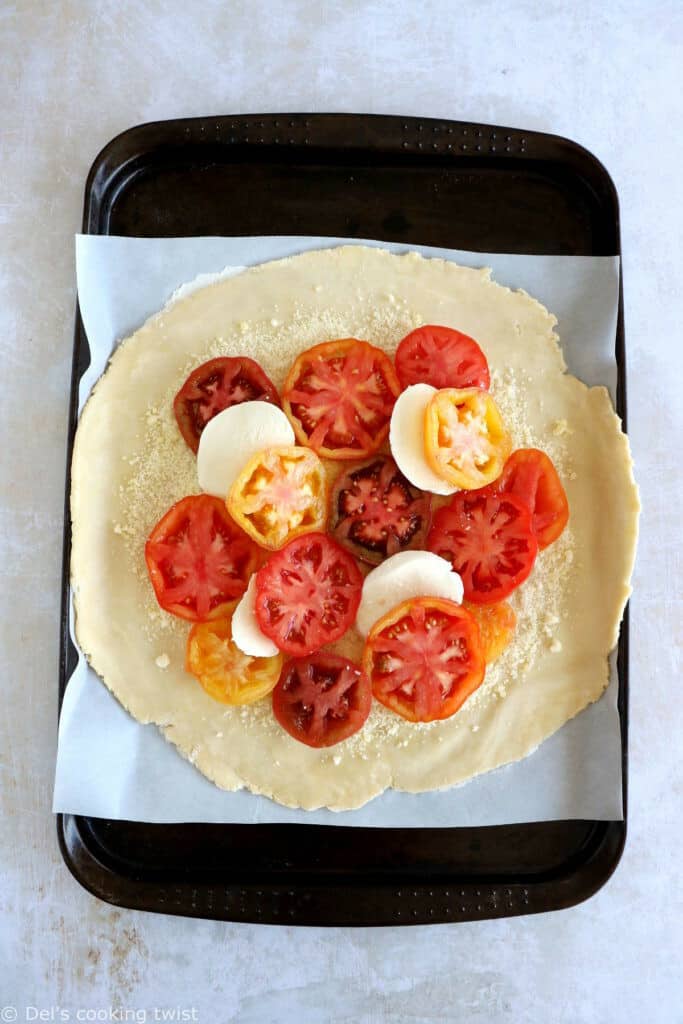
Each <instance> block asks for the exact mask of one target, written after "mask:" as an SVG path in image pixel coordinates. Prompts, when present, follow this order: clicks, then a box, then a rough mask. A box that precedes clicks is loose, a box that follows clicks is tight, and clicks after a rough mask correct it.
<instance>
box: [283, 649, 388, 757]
mask: <svg viewBox="0 0 683 1024" xmlns="http://www.w3.org/2000/svg"><path fill="white" fill-rule="evenodd" d="M371 704H372V690H371V689H370V683H369V682H368V679H367V677H366V676H365V674H364V673H363V672H362V671H361V669H360V668H359V667H358V665H354V663H353V662H352V661H349V660H348V659H347V658H340V657H339V656H338V655H336V654H328V653H326V652H325V651H321V652H320V653H318V654H313V655H311V657H308V658H295V659H294V661H288V662H287V664H286V665H285V667H284V668H283V670H282V674H281V675H280V679H279V681H278V684H277V686H276V687H275V689H274V690H273V714H274V715H275V717H276V718H277V720H278V722H279V723H280V725H281V726H282V728H283V729H285V730H286V731H287V732H288V733H289V735H290V736H293V737H294V739H295V740H299V741H300V742H301V743H305V744H307V746H309V747H332V746H334V744H335V743H339V742H341V740H345V739H347V738H348V737H349V736H353V734H354V733H355V732H358V730H359V729H360V728H361V726H362V725H363V724H364V722H365V720H366V718H367V717H368V715H369V714H370V706H371Z"/></svg>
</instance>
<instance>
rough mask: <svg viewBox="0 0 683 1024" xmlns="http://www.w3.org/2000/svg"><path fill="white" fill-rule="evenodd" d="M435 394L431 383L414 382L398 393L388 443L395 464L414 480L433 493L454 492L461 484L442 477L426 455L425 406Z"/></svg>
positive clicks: (415, 483) (412, 481)
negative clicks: (454, 483)
mask: <svg viewBox="0 0 683 1024" xmlns="http://www.w3.org/2000/svg"><path fill="white" fill-rule="evenodd" d="M435 394H436V388H433V387H432V386H431V384H411V385H410V387H407V388H406V389H405V391H403V392H402V393H401V394H400V395H399V396H398V398H397V399H396V404H395V405H394V411H393V412H392V414H391V426H390V428H389V444H390V446H391V454H392V455H393V456H394V460H395V462H396V465H397V466H398V468H399V469H400V470H401V472H402V473H403V475H404V476H406V477H407V478H408V479H409V480H410V482H411V484H414V486H415V487H419V488H420V490H422V491H432V492H433V493H434V494H455V492H456V491H457V490H458V488H457V487H454V486H453V484H449V483H447V482H446V481H445V480H442V479H441V477H440V476H439V475H438V474H437V473H435V472H434V470H433V469H432V467H431V466H430V465H429V463H428V462H427V458H426V456H425V450H424V422H425V410H426V408H427V403H428V402H429V399H430V398H431V397H432V395H435Z"/></svg>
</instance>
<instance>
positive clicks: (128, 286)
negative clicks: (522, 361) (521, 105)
mask: <svg viewBox="0 0 683 1024" xmlns="http://www.w3.org/2000/svg"><path fill="white" fill-rule="evenodd" d="M340 244H362V245H376V246H382V247H384V248H386V249H389V250H390V251H391V252H398V253H400V252H408V251H411V250H416V251H418V252H421V253H422V254H423V255H425V256H437V257H441V258H445V259H450V260H454V261H455V262H458V263H460V264H463V265H465V266H473V267H480V266H489V267H491V268H492V269H493V276H494V278H495V280H497V281H499V282H500V283H501V284H505V285H508V286H509V287H512V288H523V289H524V290H525V291H527V292H529V293H530V294H531V295H533V296H535V297H536V298H537V299H539V300H540V301H541V302H542V303H543V304H544V305H545V306H547V307H548V309H550V310H551V311H552V312H553V313H555V315H556V316H557V318H558V321H559V323H558V331H559V334H560V338H561V342H562V347H563V350H564V354H565V359H566V361H567V365H568V367H569V370H570V371H571V372H572V373H574V374H575V375H576V376H578V377H580V378H581V379H582V380H584V381H586V383H588V384H605V385H606V386H607V387H608V388H609V390H610V393H611V394H612V399H613V400H614V394H615V387H616V364H615V359H614V343H615V334H616V322H617V304H618V291H619V260H618V257H580V256H518V255H508V254H495V253H473V252H464V251H460V250H454V249H437V248H432V247H429V246H421V245H403V244H397V243H384V242H373V241H360V240H358V239H340V238H311V237H296V236H294V237H280V236H278V237H259V238H164V239H155V238H117V237H111V236H109V237H98V236H89V235H82V236H78V237H77V239H76V269H77V279H78V299H79V303H80V309H81V315H82V318H83V323H84V326H85V330H86V333H87V336H88V341H89V344H90V349H91V363H90V366H89V368H88V370H87V371H86V373H85V374H84V376H83V378H82V380H81V384H80V392H79V402H80V406H79V408H80V407H82V405H83V403H84V402H85V400H86V399H87V397H88V394H89V393H90V390H91V388H92V386H93V384H94V383H95V381H96V380H97V378H98V377H99V376H100V375H101V374H102V373H103V371H104V369H105V367H106V364H107V360H108V359H109V356H110V355H111V352H112V350H113V348H114V347H115V346H116V344H117V342H118V341H120V340H121V339H122V338H125V337H127V336H128V335H129V334H131V333H132V332H133V331H134V330H135V329H136V328H137V327H139V326H140V325H141V324H142V323H143V322H144V321H145V320H146V319H147V318H148V317H149V316H151V315H152V314H154V313H156V312H157V311H158V310H159V309H161V308H162V307H163V306H164V305H165V303H166V302H167V301H168V300H169V299H170V297H171V296H172V294H173V293H174V292H175V291H176V290H177V289H178V288H179V287H180V286H182V285H183V284H185V283H187V282H191V281H193V280H194V279H195V278H197V277H199V275H215V274H217V273H221V272H224V273H226V274H227V273H239V271H240V270H241V269H243V268H244V267H247V266H253V265H254V264H256V263H262V262H265V261H267V260H271V259H278V258H280V257H283V256H290V255H294V254H296V253H299V252H303V251H305V250H310V249H319V248H327V247H330V246H335V245H340ZM210 279H211V278H210V277H209V278H207V277H203V278H200V283H207V282H208V280H210ZM71 635H72V638H73V640H74V644H75V643H76V641H75V637H74V634H73V613H72V615H71ZM76 646H77V645H76ZM610 666H611V681H610V684H609V686H608V688H607V690H606V692H605V694H604V695H603V697H602V698H601V700H599V701H598V702H597V703H595V704H593V705H591V706H590V707H589V708H587V709H586V710H585V711H583V712H582V713H581V714H580V715H578V716H577V717H576V718H575V719H573V720H572V721H571V722H568V723H567V724H566V725H565V726H564V727H563V728H562V729H560V730H559V732H557V733H556V734H555V735H554V736H552V737H551V738H550V739H548V740H546V742H545V743H543V744H542V745H541V746H540V747H539V748H538V750H537V751H536V752H535V753H534V754H532V755H531V756H530V757H527V758H525V759H524V760H523V761H520V762H517V763H516V764H513V765H508V766H507V767H505V768H500V769H498V770H496V771H494V772H489V773H488V774H486V775H482V776H479V777H478V778H475V779H473V780H472V781H471V782H468V783H467V784H465V785H464V786H459V787H455V788H452V789H448V790H439V791H436V792H432V793H421V794H418V795H413V794H408V793H401V792H398V791H395V790H390V791H388V792H386V793H384V794H382V795H381V796H379V797H377V798H376V799H374V800H372V801H371V802H370V803H369V804H367V805H366V806H365V807H363V808H360V809H359V810H356V811H344V812H333V811H325V810H322V811H294V810H290V809H288V808H285V807H281V806H280V805H278V804H276V803H273V802H272V801H270V800H268V799H267V798H266V797H261V796H254V795H253V794H251V793H248V792H246V791H240V792H237V793H226V792H224V791H222V790H220V789H218V788H217V787H216V786H214V785H213V783H211V782H209V781H208V779H206V778H204V776H203V775H201V774H200V773H199V772H198V771H197V770H196V769H195V768H193V767H192V765H191V764H189V763H188V762H187V761H185V760H184V759H183V758H182V757H181V756H180V755H179V754H178V753H177V751H176V750H175V748H174V747H173V746H172V745H171V744H169V743H167V742H166V740H164V738H163V737H162V735H161V734H160V732H159V731H158V730H157V728H156V726H153V725H140V724H139V723H138V722H136V721H135V720H134V719H133V718H131V717H130V715H128V713H127V712H126V711H124V709H123V708H122V707H121V705H120V704H119V703H118V702H117V701H116V699H115V698H114V697H113V696H112V695H111V694H110V693H109V691H108V690H107V689H106V687H105V686H104V685H103V683H102V682H101V680H100V679H99V678H98V676H97V675H96V674H95V673H94V672H93V671H92V670H91V669H90V668H89V667H88V665H87V663H86V661H85V658H84V657H83V656H82V654H80V652H79V661H78V665H77V667H76V669H75V671H74V673H73V675H72V676H71V679H70V680H69V683H68V685H67V689H66V693H65V697H64V703H63V706H62V712H61V718H60V723H59V745H58V753H57V769H56V778H55V789H54V804H53V809H54V810H55V811H56V812H57V811H61V812H66V813H74V814H84V815H90V816H94V817H104V818H120V819H127V820H131V821H149V822H182V821H204V822H247V823H250V822H252V823H257V822H290V823H291V822H302V823H307V824H325V825H346V826H349V825H350V826H366V827H367V826H371V827H404V828H406V827H410V828H420V827H423V828H430V827H450V826H468V825H497V824H512V823H517V822H523V821H542V820H554V819H565V818H587V819H604V820H616V819H621V817H622V799H621V743H620V731H619V716H618V713H617V707H616V700H617V678H616V659H615V657H614V655H613V656H612V658H611V659H610Z"/></svg>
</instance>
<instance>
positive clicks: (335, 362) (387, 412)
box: [282, 338, 401, 459]
mask: <svg viewBox="0 0 683 1024" xmlns="http://www.w3.org/2000/svg"><path fill="white" fill-rule="evenodd" d="M400 391H401V388H400V385H399V383H398V378H397V376H396V372H395V370H394V367H393V365H392V363H391V360H390V359H389V357H388V356H387V355H386V354H385V353H384V352H382V351H381V349H378V348H375V347H374V345H369V344H368V342H367V341H358V340H357V339H356V338H342V339H340V340H339V341H329V342H325V343H323V344H322V345H314V347H313V348H309V349H307V351H306V352H302V353H301V355H300V356H299V357H298V359H297V360H296V362H295V363H294V365H293V366H292V368H291V370H290V371H289V374H288V376H287V380H286V381H285V386H284V390H283V393H282V408H283V409H284V411H285V412H286V413H287V416H288V417H289V419H290V421H291V423H292V426H293V427H294V432H295V434H296V436H297V438H298V440H299V442H300V443H301V444H307V445H309V446H310V447H311V448H313V450H314V451H316V452H317V453H318V455H321V456H323V457H324V458H327V459H362V458H364V457H365V456H366V455H371V454H372V453H373V452H375V451H377V449H378V448H379V447H380V445H381V444H382V442H383V441H384V440H385V438H386V436H387V434H388V433H389V421H390V419H391V410H392V409H393V407H394V402H395V401H396V399H397V397H398V395H399V393H400Z"/></svg>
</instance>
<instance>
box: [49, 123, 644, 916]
mask: <svg viewBox="0 0 683 1024" xmlns="http://www.w3.org/2000/svg"><path fill="white" fill-rule="evenodd" d="M83 231H84V232H87V233H91V234H105V235H106V234H112V235H114V234H115V235H142V236H179V235H181V236H187V235H278V234H282V235H296V234H301V235H306V234H308V235H330V236H347V237H352V238H353V237H357V238H376V239H381V240H385V241H394V242H414V243H422V244H426V245H434V246H446V247H450V248H460V249H472V250H479V251H482V252H486V251H488V252H516V253H548V254H551V253H554V254H558V253H559V254H574V255H600V256H602V255H614V254H618V253H619V252H620V242H619V212H618V204H617V196H616V192H615V189H614V186H613V184H612V181H611V179H610V177H609V175H608V174H607V172H606V171H605V169H604V168H603V167H602V165H601V164H600V163H599V162H598V161H597V160H596V159H595V157H594V156H592V155H591V154H590V153H589V152H587V151H586V150H585V149H582V148H581V147H580V146H578V145H576V144H575V143H573V142H570V141H569V140H567V139H562V138H558V137H556V136H552V135H544V134H540V133H537V132H524V131H519V130H517V129H511V128H500V127H494V126H491V125H481V124H469V123H463V122H459V121H440V120H431V119H425V118H414V117H409V118H400V117H381V116H366V115H351V114H309V115H306V114H254V115H248V116H245V115H239V116H232V117H225V116H220V117H213V118H197V119H192V120H178V121H164V122H158V123H154V124H146V125H141V126H139V127H136V128H132V129H131V130H129V131H127V132H124V133H123V134H122V135H119V136H118V137H117V138H115V139H113V141H112V142H110V143H109V144H108V145H107V146H106V147H105V148H104V149H103V150H102V152H101V153H100V154H99V156H98V157H97V159H96V160H95V162H94V164H93V166H92V169H91V171H90V174H89V176H88V181H87V184H86V190H85V210H84V216H83ZM615 357H616V361H617V366H618V391H617V407H618V412H619V414H620V415H621V416H622V417H624V416H625V412H626V395H625V382H626V374H625V360H624V334H623V314H622V305H621V300H620V309H619V320H618V327H617V336H616V339H615ZM89 358H90V357H89V350H88V342H87V338H86V336H85V333H84V331H83V327H82V324H81V321H80V317H79V316H78V315H77V317H76V334H75V346H74V358H73V375H72V382H71V405H70V422H69V446H68V460H69V462H70V458H71V449H72V445H73V437H74V431H75V427H76V408H77V393H78V382H79V380H80V378H81V375H82V374H83V372H84V370H85V369H86V368H87V365H88V363H89ZM66 493H67V505H66V514H65V533H64V571H63V584H62V585H63V603H62V636H61V662H60V698H61V695H62V694H63V691H64V687H65V683H66V680H67V679H68V677H69V675H70V672H71V669H72V667H73V663H74V659H75V651H74V649H73V646H72V644H71V642H70V639H69V633H68V627H67V608H68V563H69V551H70V539H71V538H70V523H69V512H68V493H69V470H68V468H67V480H66ZM618 671H619V713H620V716H621V735H622V758H623V787H624V794H623V795H624V808H625V807H626V766H627V746H626V742H627V692H628V618H627V617H626V618H625V619H624V623H623V625H622V629H621V636H620V640H619V652H618ZM58 833H59V841H60V846H61V850H62V854H63V856H64V859H65V861H66V863H67V865H68V867H69V868H70V870H71V871H72V873H73V874H74V875H75V877H76V878H77V879H78V881H79V882H80V883H81V884H82V885H83V886H85V888H86V889H89V890H90V891H91V892H92V893H94V894H95V895H97V896H99V897H100V898H101V899H104V900H107V901H109V902H110V903H114V904H117V905H119V906H124V907H135V908H138V909H145V910H154V911H159V912H162V913H172V914H186V915H191V916H195V917H207V918H217V919H222V920H234V921H261V922H267V923H287V924H292V923H295V924H309V925H314V924H315V925H321V924H325V925H395V924H420V923H428V922H443V921H463V920H477V919H483V918H491V917H505V916H510V915H515V914H528V913H536V912H539V911H545V910H555V909H559V908H561V907H568V906H571V905H572V904H575V903H578V902H579V901H580V900H583V899H586V898H587V897H588V896H590V895H591V894H592V893H594V892H595V891H596V890H597V889H599V888H600V886H602V885H603V884H604V883H605V881H606V880H607V879H608V878H609V876H610V874H611V873H612V871H613V870H614V868H615V867H616V865H617V863H618V861H619V858H620V855H621V852H622V849H623V846H624V841H625V836H626V822H625V820H624V821H613V822H603V821H559V822H558V821H555V822H537V823H534V824H526V825H509V826H496V827H488V828H451V829H382V830H375V829H365V828H363V829H353V828H345V827H336V828H335V827H326V826H318V825H201V824H182V825H148V824H141V823H133V822H125V821H109V820H103V819H98V818H85V817H77V816H73V815H59V816H58Z"/></svg>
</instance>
